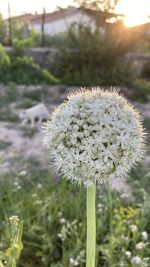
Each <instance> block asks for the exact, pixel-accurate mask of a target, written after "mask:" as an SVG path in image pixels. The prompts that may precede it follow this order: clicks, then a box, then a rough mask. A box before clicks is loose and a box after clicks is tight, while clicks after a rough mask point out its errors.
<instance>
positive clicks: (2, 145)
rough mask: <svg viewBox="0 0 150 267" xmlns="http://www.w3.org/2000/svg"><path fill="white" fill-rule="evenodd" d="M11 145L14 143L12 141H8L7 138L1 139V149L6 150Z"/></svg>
mask: <svg viewBox="0 0 150 267" xmlns="http://www.w3.org/2000/svg"><path fill="white" fill-rule="evenodd" d="M11 145H12V143H11V142H7V141H5V140H1V139H0V150H4V149H6V148H8V147H9V146H11Z"/></svg>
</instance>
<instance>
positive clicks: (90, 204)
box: [86, 185, 96, 267]
mask: <svg viewBox="0 0 150 267" xmlns="http://www.w3.org/2000/svg"><path fill="white" fill-rule="evenodd" d="M95 194H96V186H95V185H92V186H89V187H88V188H87V248H86V249H87V251H86V267H95V255H96V219H95V218H96V212H95Z"/></svg>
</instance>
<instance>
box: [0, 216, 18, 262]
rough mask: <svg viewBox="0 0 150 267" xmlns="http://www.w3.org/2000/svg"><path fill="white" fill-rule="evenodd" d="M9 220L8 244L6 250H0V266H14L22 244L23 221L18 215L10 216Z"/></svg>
mask: <svg viewBox="0 0 150 267" xmlns="http://www.w3.org/2000/svg"><path fill="white" fill-rule="evenodd" d="M9 221H10V246H9V248H7V250H6V252H5V253H4V252H1V251H0V266H1V267H16V263H17V261H18V259H19V257H20V253H21V250H22V249H23V245H22V240H21V239H22V230H23V222H22V221H20V220H19V218H18V216H11V217H10V218H9Z"/></svg>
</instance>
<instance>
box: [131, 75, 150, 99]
mask: <svg viewBox="0 0 150 267" xmlns="http://www.w3.org/2000/svg"><path fill="white" fill-rule="evenodd" d="M131 89H132V97H133V98H134V99H136V100H139V101H141V102H147V101H149V99H150V81H148V80H145V79H136V80H135V81H133V82H132V85H131Z"/></svg>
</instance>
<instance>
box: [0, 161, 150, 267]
mask: <svg viewBox="0 0 150 267" xmlns="http://www.w3.org/2000/svg"><path fill="white" fill-rule="evenodd" d="M30 164H32V165H33V163H31V162H30ZM26 166H28V165H27V164H26ZM37 166H38V165H37V163H35V170H34V171H33V169H32V171H31V170H30V168H29V167H28V168H27V169H26V173H24V174H23V173H22V172H20V173H12V174H8V175H5V176H4V177H3V178H2V177H1V179H0V195H1V198H0V217H1V224H0V232H2V233H3V235H1V238H2V239H1V243H2V249H3V250H4V248H5V247H7V246H8V236H9V234H8V227H7V225H6V224H5V221H6V220H7V219H8V217H9V216H10V215H11V214H14V213H15V214H17V215H18V216H19V217H20V218H22V219H23V221H24V231H23V244H24V249H23V252H22V254H21V258H20V263H19V265H18V266H20V267H21V266H22V267H23V266H25V267H32V266H35V265H36V266H37V267H38V266H42V267H47V266H53V267H56V266H57V267H66V266H68V267H72V266H80V267H85V240H86V191H85V189H84V188H83V189H81V188H78V189H77V188H76V187H75V186H73V185H70V184H68V183H67V182H66V181H64V180H63V179H61V180H60V181H59V183H58V185H55V183H54V181H53V178H52V177H49V175H48V173H47V171H40V170H39V169H37ZM138 175H139V178H138V177H137V176H138ZM141 175H142V181H143V183H142V188H143V189H142V190H143V192H145V193H144V194H143V193H142V190H141V183H140V180H141ZM147 175H148V173H147V172H146V171H145V169H144V168H143V169H142V173H140V171H139V169H138V170H137V171H136V172H134V175H133V174H132V177H131V178H130V179H131V182H132V183H133V186H134V188H135V187H136V194H135V202H133V203H132V204H131V203H130V204H129V205H128V204H127V202H126V201H125V200H122V199H121V198H120V197H119V196H118V195H117V194H113V216H112V223H113V234H112V236H110V234H109V212H108V206H107V195H106V191H105V190H104V188H103V187H100V188H98V189H97V204H96V206H97V265H96V266H97V267H98V266H99V264H101V266H102V267H106V266H107V267H108V266H109V267H112V266H116V267H118V266H121V264H123V263H124V266H125V267H131V266H132V265H131V263H130V259H128V258H127V256H126V255H125V252H126V251H127V250H129V251H131V253H132V257H134V256H135V255H139V256H140V257H141V258H142V259H144V258H147V257H149V255H150V250H149V246H148V244H147V245H146V243H147V242H149V241H144V240H143V239H142V235H141V233H142V232H143V231H147V232H148V233H150V227H149V219H150V218H149V214H150V206H148V203H149V197H148V194H147V197H144V198H143V197H141V196H140V197H139V195H138V194H140V195H141V194H142V196H144V195H145V194H146V189H147V188H148V186H147V184H146V183H145V182H146V179H147V181H148V178H146V176H147ZM144 181H145V182H144ZM134 183H135V184H134ZM127 201H128V199H127ZM131 225H136V226H137V228H138V231H137V232H135V233H133V232H132V228H131ZM139 242H144V244H145V247H144V249H143V250H142V251H138V250H137V249H136V248H135V247H136V244H138V243H139ZM110 253H111V257H110ZM148 264H149V263H148ZM133 266H135V265H133ZM147 266H149V265H147Z"/></svg>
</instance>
